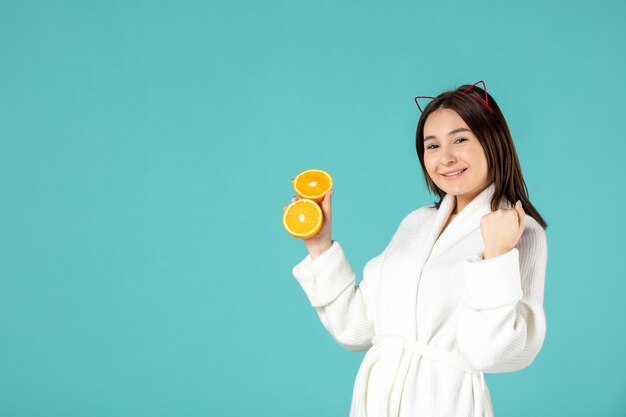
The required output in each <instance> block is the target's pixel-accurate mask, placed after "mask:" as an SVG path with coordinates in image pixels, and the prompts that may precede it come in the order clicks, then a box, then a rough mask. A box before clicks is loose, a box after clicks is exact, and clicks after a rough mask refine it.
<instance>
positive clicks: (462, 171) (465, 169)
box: [441, 168, 467, 178]
mask: <svg viewBox="0 0 626 417" xmlns="http://www.w3.org/2000/svg"><path fill="white" fill-rule="evenodd" d="M459 171H460V172H459ZM465 171H467V168H463V169H461V170H456V171H450V172H449V173H453V172H458V174H456V175H452V176H451V177H455V176H457V175H460V174H462V173H464V172H465ZM445 174H448V173H443V174H441V175H442V176H443V177H446V176H447V175H445ZM447 177H448V178H450V176H447Z"/></svg>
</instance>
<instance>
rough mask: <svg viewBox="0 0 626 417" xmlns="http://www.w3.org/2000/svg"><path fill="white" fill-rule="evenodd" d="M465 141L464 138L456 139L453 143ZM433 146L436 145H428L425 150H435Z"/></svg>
mask: <svg viewBox="0 0 626 417" xmlns="http://www.w3.org/2000/svg"><path fill="white" fill-rule="evenodd" d="M466 140H467V139H465V138H457V139H456V140H455V141H454V142H457V141H461V142H465V141H466ZM461 142H459V143H461ZM433 146H437V145H434V144H433V145H428V146H427V147H426V149H435V148H434V147H433ZM437 147H438V146H437Z"/></svg>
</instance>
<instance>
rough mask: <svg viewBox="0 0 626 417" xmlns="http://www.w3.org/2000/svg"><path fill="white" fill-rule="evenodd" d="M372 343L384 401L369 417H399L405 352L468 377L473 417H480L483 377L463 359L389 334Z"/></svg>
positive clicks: (484, 394)
mask: <svg viewBox="0 0 626 417" xmlns="http://www.w3.org/2000/svg"><path fill="white" fill-rule="evenodd" d="M372 343H373V344H374V345H375V346H378V347H379V348H380V349H381V352H380V356H379V359H378V360H377V362H379V365H381V367H380V368H379V369H380V372H381V377H382V383H383V384H384V385H383V386H386V387H388V388H387V389H388V392H387V393H386V395H385V396H384V401H382V402H379V403H378V404H376V406H375V408H376V410H372V411H374V414H372V416H380V417H382V416H387V417H396V416H398V415H399V411H400V409H399V408H400V398H401V396H402V390H403V388H404V382H405V380H406V376H407V373H408V370H409V364H410V358H404V352H405V351H410V352H413V353H416V354H417V355H419V357H418V359H419V358H421V357H425V358H428V359H430V360H432V361H435V362H439V363H443V364H445V365H448V366H451V367H453V368H456V369H459V370H461V371H464V372H467V373H469V374H471V375H472V385H473V387H474V404H475V413H474V414H475V415H476V416H480V417H482V416H483V401H485V400H486V392H485V378H484V374H483V372H480V371H477V370H475V369H473V368H472V367H471V366H470V364H469V363H468V362H467V360H466V359H465V358H464V357H463V356H461V355H459V354H457V353H453V352H449V351H445V350H442V349H437V348H434V347H432V346H430V345H428V344H425V343H422V342H418V341H415V340H409V339H406V338H404V337H403V336H399V335H393V334H385V335H376V336H374V338H373V339H372ZM403 359H404V360H403ZM363 408H364V409H366V408H367V404H363ZM368 411H369V410H368ZM366 414H368V413H366Z"/></svg>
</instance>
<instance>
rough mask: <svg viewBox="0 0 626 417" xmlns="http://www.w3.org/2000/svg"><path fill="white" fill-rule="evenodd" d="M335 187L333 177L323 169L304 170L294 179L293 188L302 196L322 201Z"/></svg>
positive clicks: (317, 201) (318, 201)
mask: <svg viewBox="0 0 626 417" xmlns="http://www.w3.org/2000/svg"><path fill="white" fill-rule="evenodd" d="M332 188H333V178H332V177H331V176H330V174H329V173H328V172H326V171H323V170H321V169H308V170H306V171H302V172H301V173H299V174H298V175H296V177H295V178H294V180H293V189H294V190H295V191H296V194H298V197H300V198H308V199H309V200H313V201H315V202H316V203H321V202H322V200H324V196H325V195H326V193H327V192H329V191H330V190H331V189H332Z"/></svg>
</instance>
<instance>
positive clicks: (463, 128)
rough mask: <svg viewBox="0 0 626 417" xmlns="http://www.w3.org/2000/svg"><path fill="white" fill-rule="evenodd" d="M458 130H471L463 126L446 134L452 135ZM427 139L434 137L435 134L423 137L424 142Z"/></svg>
mask: <svg viewBox="0 0 626 417" xmlns="http://www.w3.org/2000/svg"><path fill="white" fill-rule="evenodd" d="M459 132H471V130H469V129H467V128H465V127H459V128H458V129H454V130H453V131H452V132H450V133H448V135H454V134H455V133H459ZM429 139H435V136H433V135H431V136H426V137H425V138H424V142H426V141H427V140H429Z"/></svg>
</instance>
